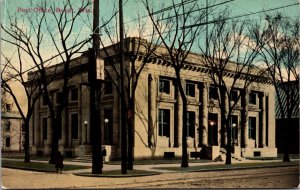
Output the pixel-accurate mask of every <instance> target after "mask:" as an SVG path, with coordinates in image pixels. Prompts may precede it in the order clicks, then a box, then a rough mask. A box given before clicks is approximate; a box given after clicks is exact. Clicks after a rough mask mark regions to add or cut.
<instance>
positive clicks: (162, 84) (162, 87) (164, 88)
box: [159, 78, 170, 94]
mask: <svg viewBox="0 0 300 190" xmlns="http://www.w3.org/2000/svg"><path fill="white" fill-rule="evenodd" d="M159 92H163V93H166V94H170V80H168V79H162V78H160V79H159Z"/></svg>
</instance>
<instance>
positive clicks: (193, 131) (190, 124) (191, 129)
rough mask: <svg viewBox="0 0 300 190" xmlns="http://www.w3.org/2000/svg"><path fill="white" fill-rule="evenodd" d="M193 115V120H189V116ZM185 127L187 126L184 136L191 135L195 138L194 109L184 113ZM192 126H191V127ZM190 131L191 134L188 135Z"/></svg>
mask: <svg viewBox="0 0 300 190" xmlns="http://www.w3.org/2000/svg"><path fill="white" fill-rule="evenodd" d="M190 114H192V115H193V122H192V123H191V122H190V117H191V115H190ZM186 122H187V123H186V127H187V131H186V136H187V137H192V138H195V127H196V126H195V123H196V113H195V112H194V111H187V114H186ZM191 126H192V127H191ZM190 133H192V135H190Z"/></svg>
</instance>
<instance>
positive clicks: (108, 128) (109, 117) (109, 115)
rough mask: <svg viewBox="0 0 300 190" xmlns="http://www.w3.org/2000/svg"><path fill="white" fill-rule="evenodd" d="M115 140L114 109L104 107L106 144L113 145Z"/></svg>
mask: <svg viewBox="0 0 300 190" xmlns="http://www.w3.org/2000/svg"><path fill="white" fill-rule="evenodd" d="M112 142H113V110H112V109H104V144H106V145H111V144H112Z"/></svg>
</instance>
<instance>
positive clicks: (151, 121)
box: [148, 74, 157, 146]
mask: <svg viewBox="0 0 300 190" xmlns="http://www.w3.org/2000/svg"><path fill="white" fill-rule="evenodd" d="M156 93H157V91H156V83H155V78H153V76H152V75H151V74H149V75H148V146H152V145H153V144H154V143H155V142H154V141H155V140H154V139H155V138H154V135H156V134H155V127H154V126H156V123H155V122H157V121H156V110H157V107H156Z"/></svg>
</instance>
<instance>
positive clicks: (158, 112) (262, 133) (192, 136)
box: [29, 38, 277, 160]
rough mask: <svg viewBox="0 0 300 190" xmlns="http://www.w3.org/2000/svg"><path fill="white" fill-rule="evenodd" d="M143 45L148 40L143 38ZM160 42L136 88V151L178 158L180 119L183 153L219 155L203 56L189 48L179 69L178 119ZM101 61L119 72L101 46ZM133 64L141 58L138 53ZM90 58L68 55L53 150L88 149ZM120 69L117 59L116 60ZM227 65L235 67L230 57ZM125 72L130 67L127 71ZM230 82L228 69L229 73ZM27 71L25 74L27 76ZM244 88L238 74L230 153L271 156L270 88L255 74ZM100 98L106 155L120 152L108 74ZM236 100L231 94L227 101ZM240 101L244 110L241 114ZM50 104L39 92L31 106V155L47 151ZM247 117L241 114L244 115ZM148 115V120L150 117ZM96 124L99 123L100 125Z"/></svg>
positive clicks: (215, 111) (56, 84)
mask: <svg viewBox="0 0 300 190" xmlns="http://www.w3.org/2000/svg"><path fill="white" fill-rule="evenodd" d="M134 39H136V38H127V39H126V44H131V45H129V46H128V47H129V50H130V51H132V49H130V48H134V47H136V46H134V45H133V44H134V43H135V42H134V41H135V40H134ZM129 42H130V43H129ZM144 43H146V42H144ZM113 47H114V45H112V46H109V47H106V50H108V51H107V52H109V56H110V57H117V55H116V54H115V53H114V51H113ZM164 52H165V48H163V47H159V48H158V49H157V50H156V56H152V58H151V60H150V59H149V61H148V63H147V65H146V66H145V68H144V69H143V71H142V72H141V74H140V77H139V82H138V85H137V89H136V94H135V110H134V111H135V114H134V118H135V119H134V139H133V141H134V157H135V158H136V159H139V158H147V157H148V158H149V157H151V156H162V157H163V156H168V157H170V156H171V157H172V156H176V157H180V156H181V138H182V129H181V128H182V123H183V122H187V127H188V129H187V136H188V137H187V144H188V152H189V156H191V157H194V156H195V155H197V152H198V153H200V152H201V151H203V147H206V153H207V154H208V155H207V156H208V157H209V158H210V159H214V158H215V157H216V156H218V155H220V154H221V155H222V154H224V148H223V147H222V146H223V145H222V146H221V142H222V140H223V139H221V138H224V135H222V134H221V131H222V130H221V127H222V126H221V117H220V109H219V107H218V104H217V102H216V101H217V98H216V97H217V94H219V89H218V88H216V87H215V86H213V85H212V81H211V80H210V78H209V76H208V74H207V72H209V69H208V68H205V67H204V66H203V64H202V63H201V56H200V55H197V54H193V53H191V54H190V55H189V56H188V58H187V63H186V65H185V67H184V68H183V69H182V84H184V86H185V90H186V95H187V99H188V108H187V109H188V112H187V118H188V120H187V121H182V119H181V118H182V117H181V116H182V114H183V110H182V100H181V98H180V95H179V92H178V88H177V87H176V85H175V83H174V79H175V73H174V70H173V68H172V67H171V66H170V63H168V62H167V61H163V60H162V59H160V58H159V56H157V55H159V54H160V55H163V53H164ZM100 54H101V57H102V58H103V60H104V62H105V67H106V68H107V70H108V72H109V73H110V75H111V77H112V79H113V80H114V82H116V83H118V81H119V80H118V77H117V76H116V75H115V74H114V73H113V69H112V68H111V67H109V64H108V62H109V59H108V56H107V55H106V54H105V53H104V51H103V49H102V50H100ZM137 56H138V59H137V63H136V66H139V64H140V63H141V60H143V59H144V57H143V53H139V54H138V55H137ZM88 61H89V60H88V57H87V55H85V54H83V55H82V56H81V57H78V58H76V59H74V60H73V62H72V66H71V72H72V73H73V75H72V78H70V80H69V104H68V107H67V108H66V109H65V111H64V114H63V119H62V127H61V135H60V140H59V148H60V150H61V151H62V152H64V154H65V155H72V156H81V155H84V154H88V152H89V150H90V149H89V148H90V146H89V145H90V128H89V126H90V125H89V123H90V122H89V104H90V102H89V87H88V86H86V83H87V79H88V75H87V70H88ZM125 62H126V63H125V66H126V67H129V59H128V57H126V58H125ZM115 65H117V67H116V68H119V67H118V65H119V64H118V62H116V63H115ZM232 66H236V64H235V63H232ZM54 68H56V70H58V71H59V69H57V68H60V65H56V66H52V67H51V68H49V70H51V69H52V70H55V69H54ZM129 70H130V69H129ZM228 73H229V74H228V76H227V78H228V81H230V80H231V77H232V76H233V75H231V74H230V73H232V72H231V71H229V72H228ZM33 76H34V75H33V73H31V74H29V79H30V80H32V78H33ZM61 77H62V76H61V75H59V73H58V74H57V77H56V80H54V81H53V82H52V83H51V84H50V89H51V90H50V91H51V95H52V101H54V102H55V101H57V99H58V98H59V96H60V93H61V92H60V91H61V83H62V80H61V79H62V78H61ZM257 78H258V79H257V80H256V82H253V83H252V84H251V85H250V86H249V87H248V88H247V89H242V88H241V86H242V82H243V78H241V79H240V82H239V83H238V84H237V85H236V86H235V87H234V88H235V91H234V92H235V97H236V98H237V97H238V96H239V95H240V94H241V96H242V98H240V99H237V100H236V101H238V102H237V106H236V108H235V109H234V111H233V115H232V124H234V125H233V126H234V129H233V133H232V134H231V135H232V136H233V139H234V145H235V146H234V150H235V151H234V152H233V156H234V155H235V156H236V157H240V156H243V157H253V156H263V157H273V156H276V155H277V149H276V147H275V110H274V106H275V98H274V88H273V86H272V85H270V83H268V81H267V80H266V79H265V78H263V77H261V76H257ZM102 92H103V93H102V98H101V100H99V99H98V100H97V105H98V106H99V108H100V109H101V115H99V118H100V121H101V123H102V126H103V128H102V129H101V130H102V140H103V142H102V143H103V144H104V145H105V147H106V150H107V153H108V158H109V159H111V160H112V159H119V158H120V152H121V151H120V146H121V140H120V139H121V133H120V131H121V130H120V115H121V113H120V100H119V95H118V93H117V89H116V87H115V86H114V85H113V84H112V82H110V80H106V81H105V82H104V89H103V91H102ZM233 101H235V100H233ZM243 107H246V108H247V109H246V112H247V114H246V116H245V117H244V118H243V109H242V108H243ZM48 115H49V114H48V110H47V106H46V104H45V101H43V97H41V98H40V99H39V100H38V101H37V104H36V106H35V110H34V114H33V117H32V120H31V127H30V146H31V151H32V153H33V154H43V155H48V154H49V151H50V145H51V135H52V134H51V130H50V129H49V126H50V119H49V117H48ZM244 115H245V114H244ZM150 120H151V122H150ZM99 126H100V125H99Z"/></svg>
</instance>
